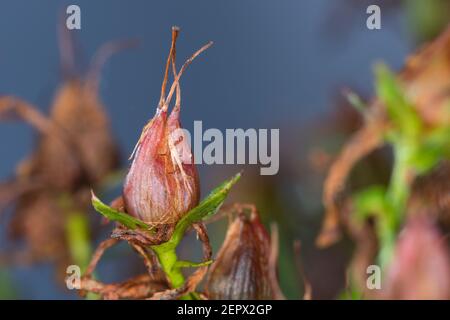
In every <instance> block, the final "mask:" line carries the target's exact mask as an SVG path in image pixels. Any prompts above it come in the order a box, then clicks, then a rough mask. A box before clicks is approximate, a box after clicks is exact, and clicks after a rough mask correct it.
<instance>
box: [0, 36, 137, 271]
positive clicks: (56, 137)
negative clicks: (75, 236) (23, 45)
mask: <svg viewBox="0 0 450 320" xmlns="http://www.w3.org/2000/svg"><path fill="white" fill-rule="evenodd" d="M62 29H64V28H62ZM69 37H70V36H69V35H68V34H67V33H64V34H62V37H61V39H60V43H61V44H62V49H63V50H61V52H62V61H63V66H62V67H63V69H64V70H65V71H66V72H65V74H64V76H65V78H64V82H63V83H62V85H61V86H60V88H59V90H58V91H57V93H56V95H55V98H54V100H53V103H52V106H51V112H50V115H49V116H46V115H43V114H41V113H40V112H39V111H38V110H37V108H35V107H34V106H33V105H31V104H29V103H27V102H25V101H23V100H21V99H20V98H16V97H11V96H4V97H1V98H0V116H1V118H2V119H8V118H19V119H22V120H24V121H26V122H28V123H30V124H31V125H32V126H33V127H35V128H36V129H37V130H38V133H39V136H38V141H37V146H36V149H35V150H34V152H33V153H32V154H31V155H30V156H29V157H28V158H27V159H25V160H24V161H23V162H22V163H20V164H19V166H18V167H17V169H16V175H15V177H14V178H13V179H11V181H9V182H6V183H5V184H4V185H2V186H1V188H0V193H1V194H6V195H7V196H6V197H3V196H1V195H0V200H2V202H3V203H0V206H1V207H2V208H4V207H5V206H6V205H8V204H11V203H15V204H16V206H15V212H14V215H13V217H12V222H11V227H10V233H11V235H12V236H13V238H15V239H16V238H18V239H21V238H24V239H25V240H26V241H27V243H28V248H27V252H26V253H25V254H23V253H18V254H15V253H14V254H13V255H12V256H11V259H12V260H17V259H16V258H18V259H19V262H20V261H22V260H24V259H25V260H26V261H29V260H31V261H36V260H39V261H41V260H48V259H49V260H52V261H56V262H57V264H58V265H60V266H61V269H65V266H66V265H67V263H68V260H70V257H69V255H70V254H69V250H67V248H68V247H67V246H68V243H67V234H66V230H67V229H66V226H67V223H68V221H69V219H70V217H71V216H72V213H77V214H78V213H81V214H83V213H85V212H86V211H87V210H88V208H89V205H90V192H89V189H90V188H91V186H98V185H100V184H101V183H102V182H103V181H104V179H105V178H106V177H107V176H108V175H109V174H111V173H113V172H114V170H116V168H117V166H118V147H117V145H116V143H115V141H114V139H113V136H112V133H111V130H110V127H109V120H108V117H107V115H106V113H105V110H104V107H103V105H102V103H101V101H100V98H99V95H98V81H99V73H100V67H101V65H102V64H103V63H104V62H105V60H106V59H107V58H108V57H109V56H110V55H111V54H112V53H114V52H116V51H117V50H119V49H122V48H124V47H126V46H129V45H130V42H111V43H107V44H105V45H104V46H102V47H101V49H99V51H98V53H97V55H96V56H95V58H94V59H93V62H92V64H91V67H90V69H89V71H88V73H87V74H85V75H84V76H79V75H77V74H76V72H75V70H74V66H73V65H71V63H69V62H68V61H67V59H66V55H67V54H68V52H72V50H73V48H71V47H70V48H69V46H71V45H72V41H69V40H70V39H69ZM69 60H70V59H69ZM67 64H70V66H68V65H67ZM67 70H70V72H69V73H68V72H67ZM11 186H13V188H11ZM8 190H9V191H10V190H13V191H15V192H14V194H12V193H11V192H8ZM24 257H25V258H24ZM12 262H14V261H12Z"/></svg>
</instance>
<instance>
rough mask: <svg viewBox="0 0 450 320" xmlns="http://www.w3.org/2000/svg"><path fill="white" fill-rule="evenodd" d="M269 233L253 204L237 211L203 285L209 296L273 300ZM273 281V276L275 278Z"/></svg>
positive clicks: (275, 287) (274, 289)
mask: <svg viewBox="0 0 450 320" xmlns="http://www.w3.org/2000/svg"><path fill="white" fill-rule="evenodd" d="M270 257H271V245H270V238H269V234H268V233H267V231H266V230H265V228H264V226H263V225H262V224H261V222H260V220H259V217H258V213H257V212H256V209H255V208H254V207H253V209H252V211H251V213H250V216H247V214H246V212H245V211H242V210H241V211H240V212H239V213H238V215H237V217H236V218H235V220H234V221H233V222H232V223H231V225H230V226H229V227H228V231H227V234H226V237H225V241H224V243H223V245H222V247H221V248H220V250H219V252H218V254H217V259H216V260H215V262H214V263H213V265H212V266H211V269H210V271H209V274H208V279H207V283H206V287H205V292H206V295H207V297H208V298H209V299H232V300H252V299H275V298H278V297H277V296H276V294H277V291H278V288H277V285H278V284H277V283H274V281H273V280H274V279H273V275H272V270H271V267H275V266H273V264H271V263H270V259H271V258H270ZM275 281H276V279H275Z"/></svg>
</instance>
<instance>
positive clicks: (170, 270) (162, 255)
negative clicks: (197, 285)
mask: <svg viewBox="0 0 450 320" xmlns="http://www.w3.org/2000/svg"><path fill="white" fill-rule="evenodd" d="M166 244H169V245H166ZM151 248H152V249H153V251H154V252H155V254H156V256H157V258H158V261H159V263H160V264H161V268H162V270H163V271H164V273H165V274H166V277H167V279H168V280H169V283H170V286H171V287H172V288H180V287H181V286H183V285H184V282H185V279H184V275H183V273H182V272H181V267H180V266H178V264H177V262H179V261H178V258H177V253H176V251H175V248H176V246H175V247H174V246H172V245H170V243H167V242H166V243H163V244H161V245H157V246H152V247H151ZM180 299H181V300H193V299H195V295H193V294H188V295H185V296H182V297H181V298H180Z"/></svg>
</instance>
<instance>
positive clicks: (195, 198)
mask: <svg viewBox="0 0 450 320" xmlns="http://www.w3.org/2000/svg"><path fill="white" fill-rule="evenodd" d="M177 32H178V30H177V29H174V30H173V36H172V47H171V50H170V54H169V58H168V61H167V65H166V73H165V77H164V81H163V86H162V94H161V100H160V103H159V105H158V107H157V109H156V113H155V116H154V117H153V119H152V120H150V122H149V123H148V124H147V125H146V127H145V128H144V130H143V133H142V135H141V138H140V139H139V142H138V144H137V146H136V150H135V153H134V159H133V163H132V164H131V168H130V171H129V172H128V175H127V177H126V181H125V184H124V189H123V198H124V202H125V207H126V210H127V212H128V213H129V214H131V215H133V216H135V217H137V218H139V219H141V220H142V221H144V222H146V223H148V224H152V225H160V224H171V223H176V222H177V221H178V220H179V219H180V218H181V217H182V216H183V215H184V214H186V213H187V212H188V211H189V210H190V209H192V208H194V207H195V206H197V204H198V202H199V198H200V185H199V179H198V174H197V169H196V167H195V165H194V160H193V156H192V153H191V150H190V146H189V143H188V141H187V140H186V137H185V136H184V135H183V134H182V131H180V130H181V124H180V119H179V117H180V90H179V84H178V78H179V75H181V72H180V74H179V75H178V76H175V80H174V83H173V84H172V88H171V91H170V92H171V93H173V91H174V89H175V87H176V88H177V93H176V95H177V99H176V103H175V106H174V108H173V110H172V113H171V114H170V115H169V116H168V112H167V111H168V105H169V103H170V98H171V93H169V95H168V97H167V98H165V86H166V82H167V74H168V68H169V65H170V63H171V62H172V64H173V67H174V52H175V41H176V37H177ZM174 73H175V67H174ZM180 133H181V134H180ZM175 138H176V139H175Z"/></svg>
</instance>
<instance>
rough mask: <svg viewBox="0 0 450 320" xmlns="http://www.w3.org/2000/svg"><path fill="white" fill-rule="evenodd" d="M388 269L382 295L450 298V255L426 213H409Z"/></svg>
mask: <svg viewBox="0 0 450 320" xmlns="http://www.w3.org/2000/svg"><path fill="white" fill-rule="evenodd" d="M393 259H394V260H393V262H392V265H391V266H390V267H389V269H388V273H387V279H386V281H385V284H384V287H383V288H382V290H383V293H382V295H381V297H382V298H384V299H402V300H407V299H408V300H409V299H414V300H415V299H445V300H447V299H450V256H449V252H448V247H447V246H446V243H445V240H444V238H443V237H442V236H441V235H440V233H439V231H438V230H437V229H436V227H435V226H434V225H433V224H432V223H431V222H430V220H429V219H428V218H427V217H421V216H415V217H411V218H410V220H409V222H408V224H407V226H406V228H405V230H404V231H403V233H402V234H401V236H400V238H399V240H398V243H397V248H396V250H395V255H394V258H393Z"/></svg>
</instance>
